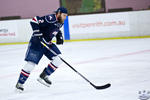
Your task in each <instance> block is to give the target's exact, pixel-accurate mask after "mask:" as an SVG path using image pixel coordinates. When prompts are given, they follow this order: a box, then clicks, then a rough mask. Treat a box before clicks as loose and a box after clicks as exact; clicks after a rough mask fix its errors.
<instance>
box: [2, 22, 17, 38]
mask: <svg viewBox="0 0 150 100" xmlns="http://www.w3.org/2000/svg"><path fill="white" fill-rule="evenodd" d="M17 36H18V29H17V24H16V23H15V22H14V21H0V39H10V38H14V39H15V38H17Z"/></svg>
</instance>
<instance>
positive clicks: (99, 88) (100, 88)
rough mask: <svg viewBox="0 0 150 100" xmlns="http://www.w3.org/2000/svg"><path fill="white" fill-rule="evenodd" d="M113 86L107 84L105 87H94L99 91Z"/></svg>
mask: <svg viewBox="0 0 150 100" xmlns="http://www.w3.org/2000/svg"><path fill="white" fill-rule="evenodd" d="M110 86H111V84H110V83H108V84H105V85H102V86H94V87H95V88H96V89H98V90H102V89H106V88H109V87H110Z"/></svg>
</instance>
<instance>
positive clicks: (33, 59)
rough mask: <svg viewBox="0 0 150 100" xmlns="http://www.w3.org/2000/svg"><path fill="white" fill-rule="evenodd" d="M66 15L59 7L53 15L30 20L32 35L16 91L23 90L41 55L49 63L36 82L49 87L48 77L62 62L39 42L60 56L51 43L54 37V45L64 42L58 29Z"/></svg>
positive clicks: (64, 9)
mask: <svg viewBox="0 0 150 100" xmlns="http://www.w3.org/2000/svg"><path fill="white" fill-rule="evenodd" d="M67 15H68V14H67V9H66V8H64V7H60V8H58V9H57V10H56V11H55V13H54V14H50V15H46V16H43V17H39V16H36V17H34V18H33V19H32V20H31V22H30V24H31V27H32V29H33V34H32V37H31V39H30V42H29V45H28V49H27V52H26V56H25V61H26V64H25V65H24V67H23V68H22V70H21V73H20V76H19V79H18V82H17V84H16V89H17V90H19V91H23V90H24V87H23V85H24V83H25V82H26V80H27V79H28V77H29V75H30V73H31V71H32V70H33V68H34V67H35V65H37V64H38V63H39V61H40V59H41V58H42V56H43V55H45V56H46V57H47V58H48V59H49V60H50V63H49V64H48V66H47V67H46V68H45V69H44V70H43V72H42V73H41V74H40V75H39V78H38V79H37V80H38V81H39V82H40V83H42V84H44V85H46V86H48V87H49V86H50V85H51V81H50V80H49V78H48V76H50V75H51V74H52V73H53V72H54V71H55V70H56V69H57V68H58V67H59V65H60V64H61V63H62V61H61V60H60V58H59V57H58V56H56V55H54V54H53V53H51V52H50V51H49V50H48V49H47V48H46V47H44V46H43V45H42V44H41V41H42V42H43V43H44V44H46V45H47V46H48V47H49V48H50V49H52V50H53V51H55V52H56V53H57V55H60V54H61V52H60V50H59V49H58V48H57V46H56V45H55V44H54V43H52V39H53V37H56V44H63V42H64V40H63V36H62V32H61V31H60V28H61V27H62V25H63V23H64V20H65V19H66V17H67Z"/></svg>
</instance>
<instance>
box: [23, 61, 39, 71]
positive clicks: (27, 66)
mask: <svg viewBox="0 0 150 100" xmlns="http://www.w3.org/2000/svg"><path fill="white" fill-rule="evenodd" d="M35 65H36V64H35V63H33V62H30V61H28V62H27V63H26V64H25V65H24V67H23V70H24V71H26V72H28V73H30V72H31V71H32V70H33V69H34V67H35Z"/></svg>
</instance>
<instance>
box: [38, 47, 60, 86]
mask: <svg viewBox="0 0 150 100" xmlns="http://www.w3.org/2000/svg"><path fill="white" fill-rule="evenodd" d="M50 48H51V49H52V50H53V51H55V52H56V53H57V54H58V55H60V54H61V52H60V50H59V49H58V48H57V46H56V45H55V44H52V45H51V46H50ZM44 54H45V56H46V57H47V58H48V59H49V60H51V62H50V64H48V65H47V67H46V68H45V69H44V70H43V72H42V73H41V74H40V77H39V78H38V81H39V82H41V83H42V84H44V85H46V86H48V87H49V86H50V84H51V81H50V80H49V78H48V76H50V75H51V74H52V73H53V72H54V71H55V70H56V69H57V68H58V67H59V66H60V65H61V64H62V61H61V59H60V58H59V57H58V56H56V55H54V54H53V53H51V52H50V51H49V50H46V52H45V53H44Z"/></svg>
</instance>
